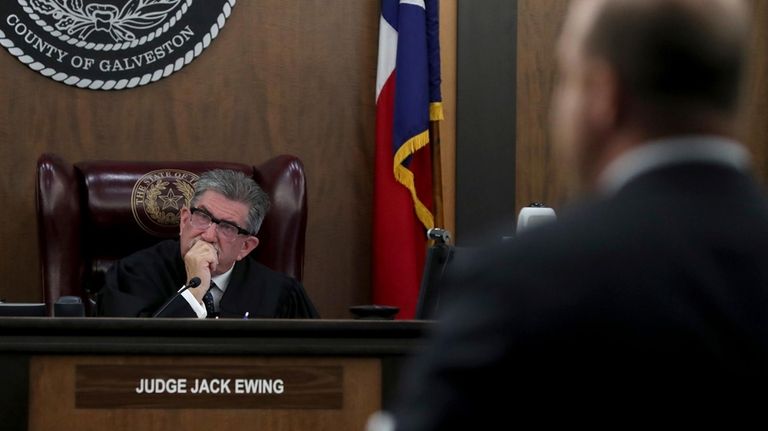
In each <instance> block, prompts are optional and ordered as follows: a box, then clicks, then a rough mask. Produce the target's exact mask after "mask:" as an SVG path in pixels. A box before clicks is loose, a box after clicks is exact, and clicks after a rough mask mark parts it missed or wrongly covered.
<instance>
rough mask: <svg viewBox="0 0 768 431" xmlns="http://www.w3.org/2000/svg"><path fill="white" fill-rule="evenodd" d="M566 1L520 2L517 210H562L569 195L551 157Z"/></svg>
mask: <svg viewBox="0 0 768 431" xmlns="http://www.w3.org/2000/svg"><path fill="white" fill-rule="evenodd" d="M567 7H568V1H567V0H519V1H518V23H517V53H518V57H517V155H516V156H517V157H516V184H517V188H516V193H515V195H516V204H517V205H516V208H517V211H518V212H519V211H520V208H522V207H524V206H526V205H528V204H530V203H531V202H534V201H539V202H544V203H545V204H547V205H549V206H555V207H557V206H559V205H560V204H561V203H562V202H563V200H564V199H565V197H566V195H567V191H566V185H567V184H566V182H565V178H564V175H563V166H558V162H557V160H556V159H555V156H554V154H553V153H552V147H551V135H550V132H549V130H550V126H549V121H550V101H551V99H552V91H553V90H554V85H555V79H556V70H557V63H556V57H555V46H556V42H557V37H558V34H559V32H560V28H561V27H562V23H563V21H564V18H565V13H566V10H567Z"/></svg>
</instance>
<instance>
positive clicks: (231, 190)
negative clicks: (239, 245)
mask: <svg viewBox="0 0 768 431" xmlns="http://www.w3.org/2000/svg"><path fill="white" fill-rule="evenodd" d="M208 190H212V191H214V192H217V193H220V194H222V195H223V196H224V197H225V198H227V199H229V200H232V201H235V202H242V203H244V204H245V205H247V206H248V226H246V229H248V230H249V231H250V232H251V233H253V234H256V233H257V232H258V231H259V228H260V227H261V222H262V221H264V216H266V215H267V211H269V196H267V194H266V193H265V192H264V190H262V189H261V187H259V185H258V184H256V181H254V180H253V178H250V177H247V176H246V175H245V174H243V173H242V172H238V171H231V170H228V169H214V170H212V171H208V172H205V173H203V174H202V175H200V179H198V180H197V183H196V184H195V195H194V196H193V197H192V202H190V205H192V206H195V205H196V204H197V202H198V201H199V200H200V196H202V195H203V193H205V192H207V191H208Z"/></svg>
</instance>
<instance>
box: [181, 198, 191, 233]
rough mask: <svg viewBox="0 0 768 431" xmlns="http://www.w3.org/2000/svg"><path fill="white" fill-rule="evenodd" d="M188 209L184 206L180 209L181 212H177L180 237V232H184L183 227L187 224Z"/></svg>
mask: <svg viewBox="0 0 768 431" xmlns="http://www.w3.org/2000/svg"><path fill="white" fill-rule="evenodd" d="M190 215H191V214H190V212H189V208H188V207H187V206H186V205H185V206H183V207H181V211H179V235H181V231H182V230H184V226H186V225H187V222H189V216H190Z"/></svg>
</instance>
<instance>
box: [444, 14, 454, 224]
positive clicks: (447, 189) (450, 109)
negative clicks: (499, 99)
mask: <svg viewBox="0 0 768 431" xmlns="http://www.w3.org/2000/svg"><path fill="white" fill-rule="evenodd" d="M457 2H458V0H442V1H441V2H440V61H441V63H442V64H441V68H442V70H441V72H442V76H441V78H442V80H443V83H442V87H441V90H442V94H443V112H444V113H445V120H443V121H442V122H441V123H440V150H441V153H440V155H441V157H442V174H443V177H442V178H441V181H442V183H443V221H444V224H445V228H446V229H448V230H449V231H451V232H453V233H455V232H456V121H457V118H456V55H457V52H456V26H457V19H458V17H457V12H458V11H457V8H458V4H457Z"/></svg>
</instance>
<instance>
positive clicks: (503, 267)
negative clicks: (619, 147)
mask: <svg viewBox="0 0 768 431" xmlns="http://www.w3.org/2000/svg"><path fill="white" fill-rule="evenodd" d="M478 256H480V258H479V259H481V260H480V261H478V262H475V264H474V265H469V266H471V267H473V268H475V269H474V270H473V271H471V272H464V273H462V274H453V275H452V277H453V278H454V284H456V285H457V286H458V287H457V288H456V289H455V291H454V292H453V293H452V294H451V295H450V299H447V300H444V302H443V304H444V308H443V313H442V315H441V321H440V322H439V325H438V328H437V330H436V334H435V337H434V340H433V342H432V344H431V346H430V347H429V348H428V349H427V351H426V352H425V354H424V355H423V356H421V357H420V358H419V359H418V360H417V361H416V363H415V364H414V365H413V368H412V369H411V370H410V372H408V373H407V374H406V377H405V379H403V383H404V386H405V388H404V390H403V393H402V395H401V398H400V399H399V403H398V404H399V408H398V409H397V419H398V424H399V426H398V429H399V430H416V429H418V430H433V429H434V430H437V429H443V430H444V429H494V428H495V426H493V425H490V424H494V423H502V424H505V425H504V426H503V428H505V429H507V428H511V427H512V426H513V425H514V424H516V422H515V421H516V420H519V419H521V418H529V419H530V418H531V416H535V417H536V418H538V419H537V420H539V425H541V424H544V423H546V422H547V421H549V420H550V419H551V420H555V419H554V417H556V416H557V415H561V419H564V418H563V417H562V414H563V413H562V408H563V407H564V406H569V407H573V408H574V409H575V410H576V411H579V412H581V413H582V414H587V415H591V417H592V418H601V417H604V415H605V414H606V413H609V412H612V411H614V410H613V408H614V407H616V406H620V407H621V408H627V409H628V410H632V411H633V413H635V414H637V413H638V412H640V415H642V414H647V413H649V412H650V413H654V414H655V413H658V410H657V409H658V408H659V405H676V403H678V404H679V403H680V402H681V401H682V402H684V400H686V399H687V398H677V397H678V396H681V397H682V396H689V395H691V394H693V395H694V396H696V395H699V396H702V397H703V396H704V395H703V394H704V393H705V392H706V391H707V390H708V389H711V387H710V386H709V385H713V384H715V382H718V381H719V382H720V383H722V382H723V380H725V379H724V378H723V376H731V375H763V376H764V375H765V374H766V372H767V371H768V205H767V204H766V201H765V200H764V197H763V196H762V193H761V191H760V190H759V189H758V187H757V186H756V185H755V184H754V182H753V181H752V180H751V179H750V178H749V177H748V176H747V175H745V174H743V173H741V172H738V171H736V170H734V169H731V168H727V167H723V166H719V165H715V164H696V163H688V164H681V165H677V166H672V167H667V168H658V169H656V170H654V171H650V172H647V173H645V174H643V175H641V176H639V177H637V178H635V179H634V180H632V181H631V182H630V183H629V184H627V185H625V186H624V187H623V188H622V189H621V190H620V191H619V192H618V193H617V194H616V195H614V196H612V197H610V198H607V199H604V200H600V201H596V202H593V203H591V204H590V205H586V206H583V207H582V208H580V209H577V210H575V211H574V212H573V213H571V214H569V215H566V216H564V217H561V219H560V221H559V222H558V223H555V224H552V225H549V226H541V227H540V228H539V229H537V230H532V231H530V232H528V233H527V234H523V235H521V236H520V237H518V238H516V239H515V240H513V241H510V242H509V243H508V244H505V245H504V246H501V247H499V248H496V249H494V250H491V251H487V252H485V253H479V254H478ZM446 301H447V305H446ZM683 382H684V383H683ZM702 388H703V389H704V392H697V390H698V389H702ZM596 393H597V394H598V395H599V396H597V397H596V395H595V394H596ZM724 394H725V393H719V396H723V395H724ZM648 400H653V401H654V404H655V406H654V407H653V408H649V407H648V405H647V404H645V403H646V402H648ZM661 400H666V401H669V402H670V404H665V403H662V402H661ZM609 406H611V407H609ZM542 409H543V410H546V411H547V412H546V413H545V414H543V415H541V416H536V414H535V413H533V412H539V411H541V410H542ZM704 410H706V409H705V408H704ZM642 412H645V413H642ZM701 413H702V412H701V411H700V412H699V415H700V414H701ZM633 417H634V416H631V415H630V416H627V417H625V420H626V419H627V418H633ZM699 417H700V416H699ZM496 421H499V422H496ZM510 421H511V422H510Z"/></svg>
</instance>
